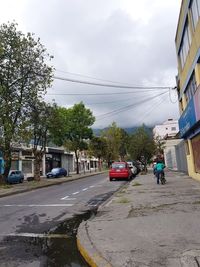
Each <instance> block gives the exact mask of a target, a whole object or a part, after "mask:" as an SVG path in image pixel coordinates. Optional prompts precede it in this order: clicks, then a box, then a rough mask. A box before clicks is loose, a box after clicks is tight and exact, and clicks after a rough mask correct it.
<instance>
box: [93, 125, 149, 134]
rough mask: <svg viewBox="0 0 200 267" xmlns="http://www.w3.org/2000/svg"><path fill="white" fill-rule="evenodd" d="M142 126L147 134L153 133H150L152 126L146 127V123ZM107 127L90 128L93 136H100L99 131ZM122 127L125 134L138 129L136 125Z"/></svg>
mask: <svg viewBox="0 0 200 267" xmlns="http://www.w3.org/2000/svg"><path fill="white" fill-rule="evenodd" d="M143 127H144V128H145V131H146V132H147V133H148V135H150V136H152V135H153V133H152V131H153V127H148V126H146V125H143ZM107 129H108V127H106V128H103V129H92V130H93V133H94V135H95V136H100V135H101V132H102V131H105V130H107ZM122 129H124V131H126V132H127V134H129V135H131V134H133V133H134V132H135V131H136V130H137V129H138V127H137V126H133V127H126V128H122Z"/></svg>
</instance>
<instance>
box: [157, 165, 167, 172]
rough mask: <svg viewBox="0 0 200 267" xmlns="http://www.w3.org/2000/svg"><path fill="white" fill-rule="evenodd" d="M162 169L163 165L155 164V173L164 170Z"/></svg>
mask: <svg viewBox="0 0 200 267" xmlns="http://www.w3.org/2000/svg"><path fill="white" fill-rule="evenodd" d="M164 168H165V165H164V164H163V163H157V164H156V170H157V171H162V170H164Z"/></svg>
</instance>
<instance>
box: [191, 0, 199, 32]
mask: <svg viewBox="0 0 200 267" xmlns="http://www.w3.org/2000/svg"><path fill="white" fill-rule="evenodd" d="M198 2H199V1H198ZM191 14H192V23H193V28H194V29H195V28H196V25H197V22H198V20H199V11H198V6H197V0H193V1H192V4H191Z"/></svg>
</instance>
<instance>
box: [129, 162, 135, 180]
mask: <svg viewBox="0 0 200 267" xmlns="http://www.w3.org/2000/svg"><path fill="white" fill-rule="evenodd" d="M127 164H128V166H129V168H130V169H131V172H132V174H133V175H132V176H133V177H134V176H136V174H137V168H136V167H135V166H134V165H133V162H131V161H127Z"/></svg>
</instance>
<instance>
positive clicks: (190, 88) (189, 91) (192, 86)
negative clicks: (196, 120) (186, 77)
mask: <svg viewBox="0 0 200 267" xmlns="http://www.w3.org/2000/svg"><path fill="white" fill-rule="evenodd" d="M196 89H197V85H196V79H195V75H194V72H193V74H192V76H191V78H190V81H189V83H188V85H187V87H186V90H185V96H186V101H187V103H188V102H189V101H190V99H191V98H192V97H193V95H194V94H195V91H196Z"/></svg>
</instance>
